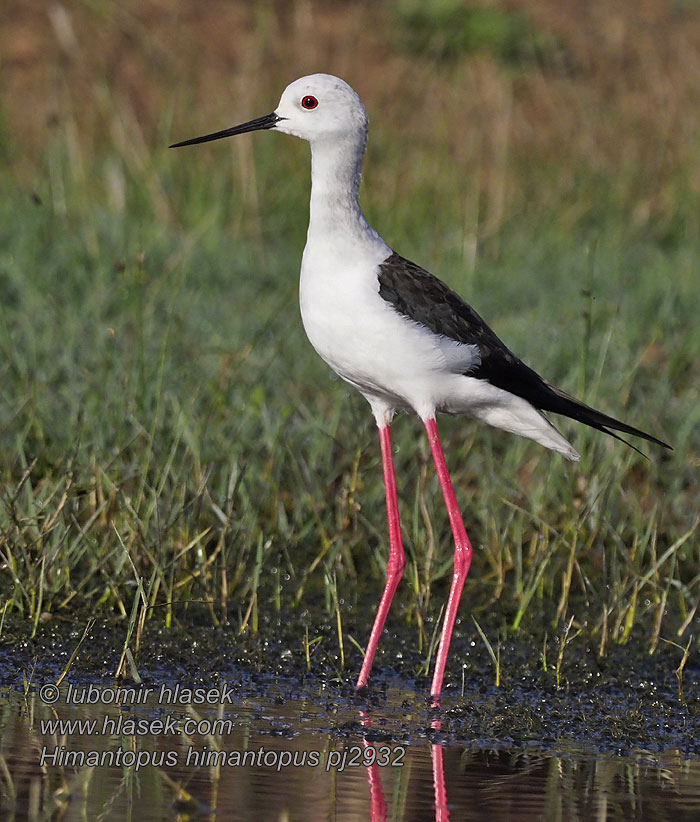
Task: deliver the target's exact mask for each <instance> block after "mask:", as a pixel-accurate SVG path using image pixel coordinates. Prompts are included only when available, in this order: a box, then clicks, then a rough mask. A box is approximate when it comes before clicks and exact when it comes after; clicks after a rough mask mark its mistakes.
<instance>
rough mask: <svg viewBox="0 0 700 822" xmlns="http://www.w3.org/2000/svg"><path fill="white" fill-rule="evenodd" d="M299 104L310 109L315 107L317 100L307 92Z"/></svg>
mask: <svg viewBox="0 0 700 822" xmlns="http://www.w3.org/2000/svg"><path fill="white" fill-rule="evenodd" d="M301 105H302V108H306V109H309V110H311V109H312V108H316V106H317V105H318V100H317V99H316V98H315V97H312V96H311V95H310V94H307V95H306V97H302V99H301Z"/></svg>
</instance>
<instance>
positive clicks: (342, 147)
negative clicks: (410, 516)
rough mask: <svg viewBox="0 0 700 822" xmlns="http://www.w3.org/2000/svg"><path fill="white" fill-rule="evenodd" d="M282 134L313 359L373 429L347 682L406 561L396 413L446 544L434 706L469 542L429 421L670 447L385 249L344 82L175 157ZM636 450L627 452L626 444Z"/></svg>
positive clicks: (362, 116)
mask: <svg viewBox="0 0 700 822" xmlns="http://www.w3.org/2000/svg"><path fill="white" fill-rule="evenodd" d="M261 130H268V131H279V132H282V133H284V134H289V135H292V136H294V137H298V138H301V139H302V140H306V141H308V142H309V143H310V146H311V195H310V204H309V227H308V232H307V238H306V246H305V248H304V252H303V255H302V261H301V277H300V283H299V305H300V309H301V317H302V322H303V326H304V330H305V331H306V335H307V337H308V339H309V341H310V342H311V345H312V346H313V347H314V348H315V350H316V352H317V353H318V354H319V355H320V356H321V358H322V359H323V360H325V362H326V363H327V364H328V365H329V366H330V367H331V368H332V369H333V371H335V373H336V374H338V375H339V376H340V377H341V378H342V379H343V380H345V381H346V382H347V383H349V384H350V385H352V386H354V387H355V388H356V389H357V390H358V391H359V392H360V393H361V394H362V395H363V396H364V397H365V398H366V399H367V401H368V402H369V405H370V408H371V411H372V413H373V415H374V419H375V422H376V425H377V428H378V431H379V442H380V449H381V455H382V466H383V473H384V484H385V495H386V507H387V519H388V529H389V556H388V560H387V566H386V582H385V585H384V590H383V593H382V596H381V599H380V602H379V607H378V609H377V613H376V617H375V620H374V624H373V627H372V630H371V633H370V637H369V641H368V643H367V647H366V650H365V655H364V661H363V663H362V667H361V670H360V675H359V677H358V680H357V686H356V687H357V689H358V690H359V689H362V688H364V687H365V686H367V684H368V681H369V677H370V671H371V669H372V664H373V662H374V657H375V654H376V651H377V647H378V644H379V638H380V636H381V634H382V632H383V630H384V625H385V622H386V618H387V614H388V612H389V608H390V606H391V602H392V600H393V598H394V594H395V592H396V589H397V587H398V584H399V582H400V580H401V577H402V575H403V571H404V567H405V564H406V560H405V555H404V548H403V540H402V534H401V521H400V517H399V507H398V499H397V491H396V480H395V474H394V465H393V455H392V445H391V435H390V425H391V422H392V419H393V417H394V414H395V412H396V411H397V410H398V409H403V408H406V409H409V410H412V411H413V412H415V413H416V414H417V415H418V416H419V417H420V419H421V420H422V422H423V425H424V427H425V430H426V433H427V438H428V442H429V445H430V450H431V454H432V457H433V461H434V463H435V468H436V472H437V476H438V479H439V482H440V486H441V489H442V494H443V497H444V502H445V506H446V509H447V516H448V519H449V522H450V526H451V529H452V534H453V537H454V563H453V573H452V579H451V584H450V590H449V594H448V599H447V604H446V606H445V610H444V618H443V624H442V629H441V634H440V642H439V646H438V651H437V655H436V659H435V668H434V672H433V678H432V683H431V686H430V697H431V699H432V701H433V704H434V705H439V700H440V695H441V692H442V687H443V679H444V674H445V667H446V663H447V658H448V653H449V647H450V641H451V638H452V634H453V630H454V625H455V621H456V618H457V612H458V608H459V603H460V599H461V596H462V590H463V588H464V583H465V580H466V578H467V574H468V573H469V568H470V565H471V561H472V554H473V550H472V544H471V542H470V540H469V537H468V535H467V531H466V529H465V526H464V521H463V518H462V514H461V511H460V507H459V505H458V503H457V499H456V496H455V492H454V488H453V485H452V481H451V479H450V474H449V471H448V468H447V464H446V461H445V456H444V453H443V448H442V445H441V442H440V437H439V435H438V429H437V423H436V414H437V413H438V412H445V413H448V414H459V415H464V416H467V417H471V418H474V419H476V420H479V421H481V422H484V423H487V424H488V425H491V426H493V427H495V428H500V429H503V430H505V431H508V432H510V433H513V434H518V435H520V436H523V437H527V438H529V439H531V440H534V441H535V442H537V443H539V444H540V445H543V446H544V447H545V448H548V449H551V450H552V451H555V452H558V453H559V454H561V455H562V456H563V457H565V458H566V459H568V460H574V461H577V460H579V459H580V457H579V454H578V453H577V451H576V450H575V449H574V447H573V446H572V445H571V444H570V443H569V442H568V441H567V440H566V439H565V438H564V437H563V436H562V435H561V434H560V433H559V431H557V429H556V428H555V427H554V426H553V425H552V423H551V422H550V421H549V420H548V418H547V417H546V416H545V413H554V414H559V415H562V416H565V417H570V418H572V419H574V420H577V421H578V422H582V423H585V424H586V425H588V426H590V427H592V428H595V429H597V430H598V431H602V432H604V433H606V434H609V435H611V436H613V437H615V438H616V439H621V440H622V441H623V442H625V443H626V444H628V445H631V443H628V442H627V440H625V439H623V438H622V437H621V436H620V435H619V434H618V433H615V432H622V433H624V434H628V435H632V436H635V437H641V438H643V439H645V440H648V441H649V442H652V443H655V444H656V445H659V446H663V447H664V448H669V449H670V448H671V446H670V445H668V444H667V443H665V442H663V441H662V440H660V439H658V438H657V437H654V436H652V435H651V434H647V433H645V432H644V431H641V430H640V429H638V428H635V427H633V426H631V425H628V424H627V423H624V422H621V421H619V420H617V419H615V418H613V417H611V416H608V415H607V414H603V413H602V412H600V411H597V410H595V409H594V408H591V407H590V406H588V405H586V404H584V403H583V402H580V401H579V400H577V399H575V398H574V397H572V396H569V395H568V394H566V393H565V392H564V391H562V390H561V389H559V388H557V387H555V386H554V385H552V384H550V383H549V382H547V381H546V380H545V379H543V378H542V377H540V376H539V375H538V374H537V373H536V372H535V371H533V370H532V369H531V368H530V367H529V366H527V365H526V364H525V363H524V362H523V361H522V360H521V359H519V358H518V357H517V356H516V355H515V354H513V353H512V352H511V351H510V349H509V348H508V347H507V346H506V345H505V343H503V342H502V341H501V340H500V339H499V337H498V336H496V334H495V333H494V332H493V331H492V330H491V329H490V328H489V326H488V325H487V324H486V322H485V321H484V320H483V319H482V318H481V316H480V315H479V314H478V313H477V312H476V311H475V310H474V309H473V308H472V307H471V306H470V305H469V304H468V303H467V302H466V301H465V300H464V299H462V297H460V296H459V295H458V294H457V293H456V292H455V291H453V290H452V289H451V288H449V287H448V286H447V285H446V284H445V283H444V282H442V281H441V280H439V279H438V278H437V277H435V276H433V275H432V274H431V273H429V272H428V271H427V270H425V269H424V268H422V267H421V266H419V265H417V264H416V263H413V262H411V261H409V260H407V259H405V258H404V257H402V256H401V255H399V254H398V253H397V252H396V251H394V250H393V249H392V248H391V247H390V246H389V245H388V244H387V243H386V242H385V241H384V240H383V239H382V237H381V236H380V235H379V234H378V233H377V232H376V231H375V230H374V229H373V228H372V227H371V226H370V225H369V223H368V222H367V220H366V219H365V217H364V215H363V213H362V210H361V208H360V202H359V188H360V175H361V168H362V161H363V158H364V154H365V150H366V146H367V135H368V117H367V112H366V110H365V107H364V105H363V103H362V100H361V99H360V97H359V95H358V94H357V93H356V92H355V91H354V89H353V88H352V87H351V86H350V85H348V83H346V82H345V81H344V80H342V79H341V78H339V77H335V76H333V75H330V74H311V75H308V76H305V77H301V78H299V79H298V80H295V81H294V82H292V83H290V85H288V86H287V88H286V89H285V90H284V91H283V93H282V96H281V98H280V101H279V104H278V106H277V108H276V109H275V110H274V111H273V112H271V113H270V114H266V115H264V116H262V117H258V118H257V119H254V120H249V121H248V122H245V123H242V124H241V125H237V126H233V127H232V128H226V129H224V130H223V131H217V132H214V133H212V134H206V135H204V136H201V137H195V138H193V139H189V140H183V141H182V142H179V143H174V144H173V145H172V146H170V147H171V148H180V147H183V146H191V145H195V144H200V143H205V142H209V141H211V140H218V139H221V138H224V137H232V136H234V135H237V134H244V133H246V132H252V131H261ZM631 447H633V448H634V447H635V446H633V445H632V446H631Z"/></svg>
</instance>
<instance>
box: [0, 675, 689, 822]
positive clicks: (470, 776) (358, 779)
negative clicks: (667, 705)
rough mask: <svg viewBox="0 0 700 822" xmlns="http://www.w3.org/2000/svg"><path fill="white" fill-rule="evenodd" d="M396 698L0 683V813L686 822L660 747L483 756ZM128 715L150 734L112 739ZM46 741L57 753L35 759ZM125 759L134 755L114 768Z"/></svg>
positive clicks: (677, 775)
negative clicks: (81, 700)
mask: <svg viewBox="0 0 700 822" xmlns="http://www.w3.org/2000/svg"><path fill="white" fill-rule="evenodd" d="M276 696H277V698H276ZM406 696H407V695H406V694H399V695H398V698H396V699H394V701H393V702H392V701H389V702H388V703H387V704H386V705H383V706H382V708H381V710H379V709H375V710H373V711H372V713H371V714H370V713H369V712H368V711H367V710H366V709H365V710H363V711H362V712H361V713H360V715H359V721H358V714H357V706H356V705H353V704H352V702H351V700H343V699H340V700H339V701H338V702H336V703H334V702H333V701H332V700H331V699H329V698H327V695H326V694H320V693H318V692H317V693H310V692H309V693H305V694H299V693H298V692H295V694H294V695H293V696H290V693H289V692H287V693H286V694H285V695H284V696H282V695H280V694H277V695H276V694H275V692H274V691H273V689H272V688H269V689H268V690H267V693H266V696H265V698H261V697H260V696H259V694H257V695H252V694H251V695H248V696H246V695H241V696H240V698H239V699H238V701H236V702H234V703H233V704H229V705H207V706H206V708H205V707H203V706H198V707H197V708H195V707H194V706H191V705H189V706H188V705H180V706H178V707H174V706H167V709H164V706H162V705H161V706H158V705H157V704H153V703H151V702H149V703H148V704H135V705H133V706H122V707H116V706H113V705H104V704H101V705H67V704H65V699H63V700H59V701H58V702H57V703H56V704H55V705H53V706H48V705H45V704H43V703H42V702H41V700H40V699H39V697H38V695H37V694H35V693H30V694H29V695H28V696H27V697H26V699H25V698H22V697H21V696H19V695H17V694H14V693H11V694H7V693H4V694H3V693H2V692H0V802H1V803H2V810H1V811H0V816H2V818H3V819H8V820H20V819H31V820H34V819H36V820H39V819H47V818H60V819H62V820H66V822H69V820H74V819H75V820H78V819H81V820H82V819H90V820H95V819H102V820H124V819H127V820H128V819H133V818H137V819H138V822H150V820H161V819H172V818H173V817H174V816H177V815H179V818H181V819H201V820H208V822H221V820H227V821H228V820H233V822H238V820H241V821H243V820H253V822H258V820H260V819H263V818H264V819H275V820H288V822H294V820H325V819H336V820H351V821H352V822H355V820H357V821H358V822H359V820H367V819H368V818H369V819H371V820H372V822H380V820H389V819H391V820H397V822H422V821H423V820H433V819H435V820H440V822H446V820H448V819H452V820H453V822H454V821H455V820H460V822H462V820H464V821H465V822H469V821H470V820H483V819H489V820H493V821H494V822H500V820H504V821H505V820H518V822H528V820H533V822H534V820H540V819H553V820H567V822H569V820H571V822H577V820H581V822H584V821H585V822H588V820H591V819H595V820H601V821H602V820H608V819H610V820H612V819H625V820H637V819H639V820H646V819H659V820H663V819H673V821H674V822H685V820H688V822H690V820H697V819H698V818H700V762H698V761H697V760H687V759H685V760H684V759H683V758H682V757H681V756H680V755H679V754H675V753H673V752H666V753H664V754H663V755H660V754H657V755H655V756H654V757H653V758H652V756H651V755H650V754H647V755H643V754H641V753H640V754H639V755H638V756H637V757H636V758H628V759H622V758H616V757H612V756H603V755H601V754H599V753H598V754H593V753H586V752H585V751H581V750H577V751H574V750H571V749H568V750H567V747H566V743H565V742H562V743H561V744H559V746H558V753H551V752H550V753H542V752H538V751H534V750H522V749H521V750H515V751H513V750H510V751H509V750H493V747H492V746H491V747H490V749H484V750H482V749H480V745H484V744H485V743H479V741H477V740H473V741H472V742H470V744H469V745H465V744H462V745H455V744H450V745H441V744H439V743H440V742H441V741H444V740H443V730H442V729H441V719H440V717H436V716H435V713H434V711H431V710H429V709H428V708H427V707H426V706H424V705H423V706H422V707H406V706H411V705H413V703H411V702H410V701H408V700H407V701H405V702H401V699H402V698H403V697H406ZM444 716H445V715H444V714H443V718H444ZM119 719H121V722H115V723H114V724H111V723H112V722H113V721H114V720H119ZM127 720H130V721H131V720H133V721H134V722H136V723H139V722H141V723H143V724H142V725H140V726H139V725H137V727H140V728H141V730H142V731H143V730H144V729H150V733H149V732H144V733H136V734H130V733H125V732H124V729H125V728H128V727H129V726H128V725H127V724H126V723H127ZM74 721H80V722H81V723H82V725H81V726H77V725H71V724H70V723H73V722H74ZM93 721H94V722H95V725H91V724H90V723H92V722H93ZM118 728H121V731H118V730H117V729H118ZM407 728H409V729H411V730H410V732H408V733H407V730H406V729H407ZM132 729H133V726H132V728H130V730H132ZM174 729H176V730H174ZM103 731H104V733H103ZM56 750H59V751H62V752H63V753H64V754H65V756H64V757H63V758H51V756H50V755H47V752H48V754H52V753H53V752H54V751H56ZM89 752H92V754H93V756H100V755H102V754H111V755H116V753H117V752H121V762H122V766H120V767H116V766H112V767H109V766H107V765H105V764H101V765H94V764H93V765H91V764H88V763H89V761H93V760H88V759H82V760H81V759H80V757H79V756H78V755H79V754H80V755H83V756H87V754H88V753H89ZM163 753H165V754H167V756H163V757H161V756H160V755H161V754H163ZM68 754H71V755H72V757H73V758H69V757H68ZM127 754H129V755H130V756H128V757H127ZM156 754H157V755H158V757H157V759H156V761H161V759H162V761H163V762H164V763H173V764H164V765H163V766H161V767H156V766H154V765H152V764H147V763H148V762H149V761H154V757H155V755H156ZM149 757H150V760H149ZM102 761H103V762H105V761H106V760H102ZM127 761H132V762H133V763H138V762H139V761H141V762H143V763H145V764H143V766H138V765H137V764H132V765H126V766H124V763H125V762H127ZM174 809H175V810H174Z"/></svg>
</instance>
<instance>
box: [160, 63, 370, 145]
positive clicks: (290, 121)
mask: <svg viewBox="0 0 700 822" xmlns="http://www.w3.org/2000/svg"><path fill="white" fill-rule="evenodd" d="M261 129H274V130H275V131H282V132H284V133H285V134H292V135H294V136H295V137H300V138H301V139H302V140H308V141H309V142H310V143H311V144H314V143H319V142H325V141H333V142H343V141H346V140H348V139H350V140H351V141H352V142H355V143H357V142H359V143H360V144H361V145H362V146H363V147H364V143H365V141H366V139H367V112H366V111H365V107H364V105H363V104H362V100H360V97H359V95H358V94H357V93H356V92H355V91H354V90H353V89H352V88H351V87H350V86H349V85H348V84H347V83H346V82H345V81H344V80H341V79H340V77H334V76H333V75H332V74H310V75H308V76H307V77H300V78H299V79H298V80H295V81H294V82H293V83H290V84H289V85H288V86H287V88H286V89H285V90H284V91H283V92H282V97H281V98H280V101H279V105H278V106H277V108H276V109H275V111H273V112H272V113H271V114H266V115H265V116H264V117H258V118H257V119H256V120H249V121H248V122H247V123H242V124H241V125H239V126H234V127H233V128H227V129H224V131H217V132H215V133H214V134H206V135H204V136H203V137H195V138H194V139H192V140H184V141H183V142H181V143H175V144H174V145H172V146H170V147H171V148H178V147H180V146H189V145H194V144H195V143H206V142H209V141H210V140H219V139H221V138H222V137H232V136H233V135H234V134H243V133H245V132H247V131H259V130H261Z"/></svg>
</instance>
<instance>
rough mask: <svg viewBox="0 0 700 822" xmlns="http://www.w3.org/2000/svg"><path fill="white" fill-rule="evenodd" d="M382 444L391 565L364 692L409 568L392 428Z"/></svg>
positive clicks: (365, 667) (382, 434) (383, 431)
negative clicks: (396, 594)
mask: <svg viewBox="0 0 700 822" xmlns="http://www.w3.org/2000/svg"><path fill="white" fill-rule="evenodd" d="M379 441H380V442H381V446H382V465H383V466H384V487H385V490H386V512H387V516H388V518H389V561H388V562H387V564H386V585H385V586H384V593H383V594H382V598H381V600H380V602H379V608H378V610H377V616H376V617H375V618H374V625H373V626H372V633H371V634H370V637H369V642H368V643H367V650H366V651H365V661H364V662H363V664H362V670H361V671H360V678H359V679H358V680H357V687H358V688H362V687H363V686H364V685H366V684H367V680H368V679H369V672H370V671H371V670H372V663H373V662H374V655H375V653H376V652H377V645H378V644H379V637H380V636H381V633H382V631H383V630H384V623H385V622H386V617H387V614H388V613H389V608H390V607H391V601H392V599H393V598H394V594H395V593H396V588H397V587H398V584H399V582H400V581H401V577H402V576H403V569H404V567H405V565H406V558H405V557H404V553H403V542H402V541H401V520H400V519H399V504H398V502H397V499H396V480H395V478H394V459H393V457H392V454H391V435H390V434H389V426H388V425H385V426H380V427H379Z"/></svg>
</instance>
